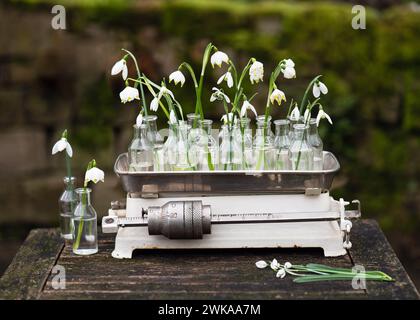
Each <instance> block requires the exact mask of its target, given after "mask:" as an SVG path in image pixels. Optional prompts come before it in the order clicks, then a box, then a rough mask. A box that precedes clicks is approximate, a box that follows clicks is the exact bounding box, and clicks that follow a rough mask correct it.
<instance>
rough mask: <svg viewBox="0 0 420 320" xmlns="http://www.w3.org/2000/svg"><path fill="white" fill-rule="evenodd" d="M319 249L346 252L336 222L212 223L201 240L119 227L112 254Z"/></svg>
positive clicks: (328, 253) (332, 253)
mask: <svg viewBox="0 0 420 320" xmlns="http://www.w3.org/2000/svg"><path fill="white" fill-rule="evenodd" d="M233 248H322V249H323V250H324V255H325V256H326V257H337V256H342V255H345V254H346V253H347V251H346V249H345V248H344V247H343V232H342V231H341V230H340V226H339V224H338V222H337V221H313V222H280V223H244V224H215V225H213V226H212V230H211V234H208V235H204V236H203V239H188V240H174V239H167V238H166V237H164V236H162V235H149V232H148V229H147V227H127V228H119V229H118V233H117V236H116V239H115V250H114V251H113V252H112V256H113V257H114V258H118V259H124V258H127V259H130V258H131V257H132V254H133V251H134V250H136V249H140V250H141V249H233Z"/></svg>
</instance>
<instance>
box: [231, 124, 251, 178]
mask: <svg viewBox="0 0 420 320" xmlns="http://www.w3.org/2000/svg"><path fill="white" fill-rule="evenodd" d="M250 123H251V119H249V118H245V117H244V118H241V119H240V121H239V125H238V126H235V127H234V128H235V130H236V132H237V134H236V135H235V137H236V139H238V143H239V144H240V145H241V150H242V169H244V170H251V169H253V168H254V166H255V163H254V152H253V146H252V129H251V127H250Z"/></svg>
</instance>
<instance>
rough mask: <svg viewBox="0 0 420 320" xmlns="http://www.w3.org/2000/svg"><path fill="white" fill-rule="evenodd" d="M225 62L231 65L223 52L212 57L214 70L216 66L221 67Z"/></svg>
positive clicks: (217, 52) (211, 61) (218, 52)
mask: <svg viewBox="0 0 420 320" xmlns="http://www.w3.org/2000/svg"><path fill="white" fill-rule="evenodd" d="M223 62H224V63H226V64H228V63H229V57H228V55H227V54H226V53H224V52H222V51H216V52H215V53H213V54H212V56H211V57H210V63H211V65H212V67H213V68H214V65H217V66H218V67H221V66H222V63H223Z"/></svg>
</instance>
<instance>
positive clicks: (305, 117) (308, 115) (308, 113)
mask: <svg viewBox="0 0 420 320" xmlns="http://www.w3.org/2000/svg"><path fill="white" fill-rule="evenodd" d="M310 118H311V112H310V111H309V109H308V108H306V110H305V113H304V114H303V122H304V123H308V121H309V119H310Z"/></svg>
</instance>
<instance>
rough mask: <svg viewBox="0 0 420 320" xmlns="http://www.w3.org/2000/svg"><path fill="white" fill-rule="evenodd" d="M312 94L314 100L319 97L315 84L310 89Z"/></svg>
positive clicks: (319, 92)
mask: <svg viewBox="0 0 420 320" xmlns="http://www.w3.org/2000/svg"><path fill="white" fill-rule="evenodd" d="M312 94H313V95H314V97H315V98H319V96H320V95H321V91H320V90H319V85H318V84H317V83H315V84H314V85H313V87H312Z"/></svg>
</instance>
